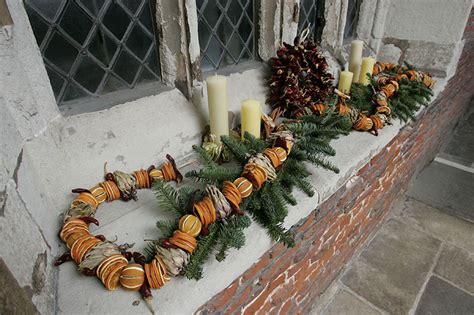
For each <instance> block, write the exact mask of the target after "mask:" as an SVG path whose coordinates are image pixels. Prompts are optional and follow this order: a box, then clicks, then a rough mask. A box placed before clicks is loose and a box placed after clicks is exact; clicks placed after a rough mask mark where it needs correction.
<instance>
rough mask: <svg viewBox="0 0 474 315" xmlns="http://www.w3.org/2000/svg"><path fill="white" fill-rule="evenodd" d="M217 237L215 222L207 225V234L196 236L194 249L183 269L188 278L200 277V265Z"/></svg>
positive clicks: (215, 243)
mask: <svg viewBox="0 0 474 315" xmlns="http://www.w3.org/2000/svg"><path fill="white" fill-rule="evenodd" d="M218 237H219V227H218V226H217V224H215V223H214V224H211V225H209V234H208V235H206V236H200V237H198V240H197V247H196V251H195V252H194V253H193V254H192V255H191V258H190V260H189V263H188V265H187V266H186V270H185V275H186V277H187V278H188V279H190V280H191V279H194V280H199V279H201V278H202V265H203V263H204V261H206V259H207V258H208V257H209V255H210V254H211V253H212V251H213V249H214V248H215V247H216V245H217V240H218Z"/></svg>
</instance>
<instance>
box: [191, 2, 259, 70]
mask: <svg viewBox="0 0 474 315" xmlns="http://www.w3.org/2000/svg"><path fill="white" fill-rule="evenodd" d="M255 2H256V1H255V0H197V1H196V3H197V11H198V18H199V21H198V28H199V44H200V46H201V68H202V71H203V72H206V71H210V70H216V69H219V68H222V67H224V66H228V65H235V64H239V63H241V62H244V61H248V60H254V59H256V56H255V55H256V36H255V29H256V18H255V16H254V12H255V10H254V6H255Z"/></svg>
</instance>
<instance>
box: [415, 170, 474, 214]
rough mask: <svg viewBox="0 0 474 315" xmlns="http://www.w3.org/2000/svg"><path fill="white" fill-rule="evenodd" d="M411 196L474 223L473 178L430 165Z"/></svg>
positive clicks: (464, 173) (420, 177) (423, 172)
mask: <svg viewBox="0 0 474 315" xmlns="http://www.w3.org/2000/svg"><path fill="white" fill-rule="evenodd" d="M408 195H409V196H411V197H413V198H415V199H417V200H419V201H421V202H423V203H426V204H428V205H430V206H433V207H436V208H438V209H440V210H443V211H446V212H447V213H449V214H451V215H454V216H457V217H460V218H461V219H465V220H469V221H471V222H474V174H473V173H469V172H466V171H463V170H460V169H457V168H454V167H452V166H448V165H444V164H441V163H438V162H433V163H431V165H430V166H428V167H427V168H426V169H424V170H423V171H422V172H421V174H420V175H419V176H418V178H417V179H416V180H415V182H414V183H413V187H412V189H411V190H410V191H409V193H408Z"/></svg>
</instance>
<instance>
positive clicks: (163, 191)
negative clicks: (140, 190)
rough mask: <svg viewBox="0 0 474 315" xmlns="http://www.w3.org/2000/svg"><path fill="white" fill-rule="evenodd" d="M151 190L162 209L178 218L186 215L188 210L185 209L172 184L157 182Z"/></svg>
mask: <svg viewBox="0 0 474 315" xmlns="http://www.w3.org/2000/svg"><path fill="white" fill-rule="evenodd" d="M151 189H152V191H153V192H154V193H155V196H156V199H157V200H158V206H159V207H160V209H162V210H164V211H167V212H170V213H172V214H174V215H176V216H178V217H179V216H182V215H184V214H186V208H185V207H183V204H182V201H180V199H179V195H178V192H177V191H176V189H174V188H173V187H171V185H170V184H167V183H166V182H164V181H155V182H154V183H153V186H152V187H151Z"/></svg>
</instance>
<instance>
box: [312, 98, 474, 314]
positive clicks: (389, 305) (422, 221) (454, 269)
mask: <svg viewBox="0 0 474 315" xmlns="http://www.w3.org/2000/svg"><path fill="white" fill-rule="evenodd" d="M439 156H440V157H442V158H443V159H445V160H448V161H447V162H446V161H443V160H442V159H438V160H440V161H441V162H442V163H439V162H432V163H431V164H430V165H429V166H428V167H427V168H426V169H425V170H424V171H423V172H422V173H421V174H419V176H418V177H417V178H416V179H414V181H413V183H412V185H411V188H410V189H409V191H408V192H407V196H405V197H403V198H404V199H402V201H403V202H401V203H400V204H399V205H398V206H395V208H394V209H392V215H391V218H389V219H388V220H387V221H386V222H385V223H384V224H383V225H382V227H381V228H380V230H379V231H378V232H377V234H376V235H375V237H374V238H373V239H372V240H371V241H370V242H369V244H368V245H367V247H366V248H365V249H364V250H363V251H362V252H361V253H360V255H359V256H358V257H356V258H355V259H353V261H352V262H351V264H350V266H349V267H348V268H347V270H346V272H345V273H344V274H343V275H342V276H341V277H340V279H339V280H337V281H336V282H335V283H333V284H332V285H331V287H330V288H331V289H330V290H328V291H330V293H329V294H328V293H325V294H324V296H323V297H322V298H321V300H320V301H319V303H320V304H318V302H317V303H316V307H315V308H314V309H313V310H314V312H313V313H315V314H324V315H327V314H331V315H332V314H344V315H351V314H410V315H411V314H416V315H418V314H420V315H421V314H423V315H424V314H430V315H437V314H440V315H441V314H442V315H445V314H446V315H451V314H454V315H465V314H466V315H468V314H469V315H473V314H474V174H473V173H472V171H473V169H472V168H473V167H474V107H473V106H471V110H470V112H469V113H468V114H467V115H466V116H465V119H464V120H463V121H461V122H460V123H459V125H458V127H457V129H456V131H455V132H454V135H453V137H452V139H451V141H450V143H449V144H448V145H446V146H445V147H444V148H443V150H442V152H441V153H440V155H439Z"/></svg>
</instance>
